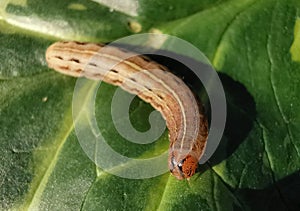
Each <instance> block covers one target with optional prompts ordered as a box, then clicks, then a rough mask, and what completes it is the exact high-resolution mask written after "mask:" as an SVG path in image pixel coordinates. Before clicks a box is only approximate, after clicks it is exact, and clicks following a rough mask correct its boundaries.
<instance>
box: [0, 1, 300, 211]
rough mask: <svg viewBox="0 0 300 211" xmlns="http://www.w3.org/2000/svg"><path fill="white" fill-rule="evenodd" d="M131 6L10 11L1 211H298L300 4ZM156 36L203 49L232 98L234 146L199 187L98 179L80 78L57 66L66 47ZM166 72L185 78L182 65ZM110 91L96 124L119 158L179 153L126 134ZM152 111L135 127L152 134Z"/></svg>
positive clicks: (230, 137) (13, 4)
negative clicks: (78, 125)
mask: <svg viewBox="0 0 300 211" xmlns="http://www.w3.org/2000/svg"><path fill="white" fill-rule="evenodd" d="M98 2H102V4H100V3H98ZM126 2H127V3H128V5H130V3H132V2H131V1H129V0H128V1H124V2H121V3H116V5H114V6H111V7H109V6H108V4H107V3H105V1H96V0H95V1H84V0H78V1H75V2H74V1H71V0H65V1H58V0H57V1H56V0H55V1H54V0H53V1H40V0H39V1H37V0H27V1H22V0H14V1H10V0H7V1H3V2H1V3H0V8H1V9H0V42H1V46H0V58H1V64H0V93H1V98H0V116H1V119H0V132H1V136H0V160H1V162H0V201H1V203H0V207H1V210H144V209H145V210H187V209H189V210H236V209H237V210H254V209H257V210H275V209H277V210H278V209H280V210H287V209H290V210H293V209H294V210H295V209H297V208H298V209H299V207H300V204H299V202H298V198H297V196H299V194H300V188H299V181H300V174H299V169H300V136H299V134H300V131H299V130H300V110H299V108H300V101H299V100H298V97H297V96H298V95H297V94H298V93H299V92H300V85H299V84H300V83H299V82H300V63H299V55H300V53H299V17H298V16H299V9H300V4H299V3H298V2H297V1H292V0H289V1H283V0H281V1H272V0H265V1H255V0H246V1H238V0H227V1H203V2H195V1H189V0H187V1H184V2H182V1H156V0H155V1H144V0H140V1H136V4H137V5H136V11H129V9H128V8H131V7H129V6H128V7H126V6H124V4H125V3H126ZM118 4H119V5H118ZM148 31H156V32H163V33H167V34H171V35H175V36H178V37H180V38H182V39H185V40H187V41H189V42H190V43H192V44H194V45H195V46H196V47H198V48H199V49H200V50H202V51H203V52H204V53H205V54H206V56H207V57H208V58H209V59H210V61H211V62H212V64H213V65H214V67H215V68H216V69H217V71H218V73H219V76H220V78H221V81H222V83H223V86H224V89H225V93H226V99H227V107H228V113H227V123H226V128H225V133H224V136H223V138H222V140H221V143H220V146H219V147H218V149H217V151H216V152H215V154H214V156H213V157H212V158H211V159H210V160H209V162H207V163H206V164H204V165H202V166H201V167H200V172H198V173H197V174H196V175H195V176H193V177H192V178H191V180H190V181H178V180H176V179H175V178H174V177H173V176H171V175H170V174H169V173H165V174H163V175H161V176H157V177H154V178H149V179H139V180H138V179H137V180H134V179H126V178H121V177H117V176H115V175H112V174H109V173H107V172H105V171H103V170H102V169H100V168H98V167H97V166H96V165H95V164H94V162H93V161H92V160H90V159H89V157H88V156H87V155H86V154H85V152H84V151H83V150H82V148H81V145H80V144H79V142H78V139H77V136H76V133H75V129H74V125H73V118H72V97H73V92H74V86H75V83H76V79H74V78H71V77H67V76H63V75H61V74H59V73H56V72H54V71H52V70H50V69H49V68H48V67H47V65H46V61H45V56H44V53H45V51H46V49H47V47H48V46H49V45H50V44H51V43H52V42H54V41H55V40H65V39H67V40H79V41H99V42H100V41H101V42H109V41H112V40H114V39H117V38H120V37H123V36H126V35H130V34H133V33H137V32H148ZM163 62H164V61H163V60H162V63H163ZM165 65H167V66H169V67H170V68H172V70H173V71H175V72H177V73H178V74H180V73H179V72H180V71H179V70H178V69H176V66H177V65H174V64H173V66H172V63H168V62H166V63H165ZM177 68H178V67H177ZM183 76H184V77H185V78H189V75H188V73H186V72H184V73H183ZM187 82H189V81H187ZM99 90H101V91H99V93H97V98H96V99H97V100H96V105H95V108H96V110H95V111H96V112H95V114H96V120H97V124H98V126H99V128H100V131H101V133H102V134H103V136H104V137H105V139H106V140H107V142H108V144H110V146H111V147H112V148H113V149H114V150H115V151H117V152H118V153H120V154H122V155H125V156H128V157H135V158H144V157H153V156H157V155H160V154H161V153H163V152H164V151H165V150H167V149H168V144H169V143H168V136H167V131H166V132H165V133H164V134H163V135H162V136H161V137H160V139H159V140H158V141H156V142H154V143H151V144H146V145H139V144H135V143H131V142H129V141H127V140H126V139H124V138H123V137H122V136H121V135H120V134H118V132H117V131H116V129H115V127H114V124H113V121H112V117H111V115H110V109H111V101H112V97H113V95H114V93H115V91H116V87H113V86H111V85H108V84H101V87H100V89H99ZM196 91H197V92H200V90H196ZM82 101H83V103H84V102H85V99H83V100H82ZM152 110H153V109H152V107H151V106H149V105H148V104H147V103H145V102H142V101H141V100H139V99H135V100H134V102H133V104H132V105H131V108H130V118H131V121H132V123H133V125H134V126H135V127H136V128H137V129H138V130H140V131H146V130H148V129H149V123H148V117H149V113H150V112H151V111H152ZM120 121H122V120H120ZM109 161H110V160H109V158H108V159H107V162H109ZM166 162H167V160H166ZM117 168H119V169H130V168H131V167H130V164H124V166H118V167H117ZM116 171H118V169H116Z"/></svg>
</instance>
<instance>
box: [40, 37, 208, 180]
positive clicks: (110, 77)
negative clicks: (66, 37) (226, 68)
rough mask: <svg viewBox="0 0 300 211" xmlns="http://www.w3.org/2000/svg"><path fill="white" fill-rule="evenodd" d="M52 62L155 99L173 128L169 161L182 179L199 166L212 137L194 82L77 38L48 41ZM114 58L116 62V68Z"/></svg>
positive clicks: (138, 57) (122, 51) (61, 69)
mask: <svg viewBox="0 0 300 211" xmlns="http://www.w3.org/2000/svg"><path fill="white" fill-rule="evenodd" d="M46 61H47V63H48V66H49V67H50V68H53V69H54V70H56V71H58V72H60V73H62V74H66V75H70V76H73V77H86V78H88V79H92V80H103V81H104V82H106V83H109V84H112V85H116V86H120V87H121V88H122V89H124V90H125V91H127V92H129V93H131V94H135V95H137V96H138V97H139V98H141V99H142V100H144V101H146V102H148V103H150V104H151V105H152V106H153V108H155V109H156V110H158V111H159V112H160V113H161V114H162V116H163V118H164V119H165V120H166V125H167V128H168V130H169V140H170V145H169V155H168V166H169V169H170V172H171V174H172V175H174V176H175V177H176V178H177V179H179V180H182V179H189V178H190V177H191V176H193V175H194V174H195V172H196V169H197V167H198V161H199V159H200V158H201V156H202V155H203V153H204V149H205V146H206V142H207V137H208V122H207V118H206V117H205V115H204V108H203V106H202V105H201V103H200V102H199V101H198V100H197V99H196V98H195V96H194V94H193V92H192V91H191V90H190V89H189V87H188V86H187V85H186V84H185V83H184V82H183V81H182V79H180V78H179V77H177V76H176V75H174V74H172V73H171V72H170V71H169V70H168V69H167V68H166V67H164V66H162V65H160V64H158V63H156V62H154V61H151V60H150V59H149V58H147V57H145V56H142V55H137V54H135V53H133V52H129V51H127V50H125V49H122V48H118V47H114V46H109V45H103V44H96V43H82V42H75V41H63V42H56V43H54V44H52V45H51V46H49V47H48V49H47V51H46ZM112 64H116V65H114V66H113V68H111V65H112Z"/></svg>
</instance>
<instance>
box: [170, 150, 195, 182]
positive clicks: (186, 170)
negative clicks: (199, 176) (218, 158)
mask: <svg viewBox="0 0 300 211" xmlns="http://www.w3.org/2000/svg"><path fill="white" fill-rule="evenodd" d="M169 167H170V172H171V173H172V174H173V175H174V176H175V177H176V178H177V179H179V180H182V179H189V178H190V177H191V176H193V175H194V174H195V172H196V169H197V167H198V159H196V158H195V157H193V156H192V155H187V156H186V157H185V158H184V159H182V160H181V161H180V162H177V161H176V160H175V157H172V158H171V163H170V164H169Z"/></svg>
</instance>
